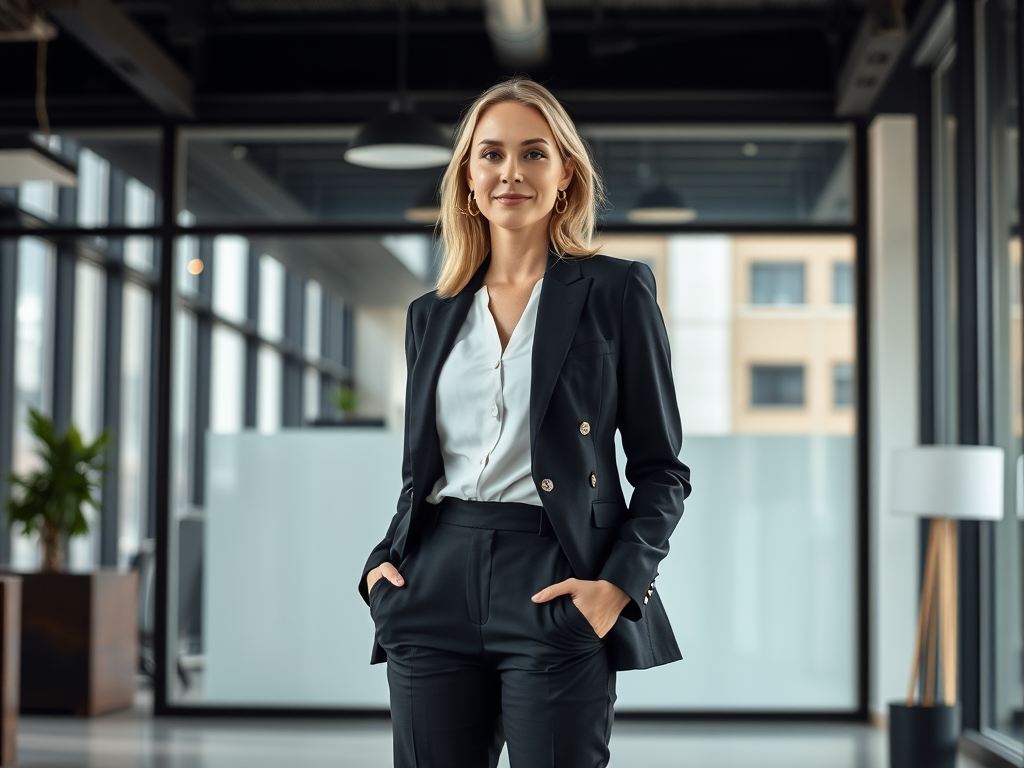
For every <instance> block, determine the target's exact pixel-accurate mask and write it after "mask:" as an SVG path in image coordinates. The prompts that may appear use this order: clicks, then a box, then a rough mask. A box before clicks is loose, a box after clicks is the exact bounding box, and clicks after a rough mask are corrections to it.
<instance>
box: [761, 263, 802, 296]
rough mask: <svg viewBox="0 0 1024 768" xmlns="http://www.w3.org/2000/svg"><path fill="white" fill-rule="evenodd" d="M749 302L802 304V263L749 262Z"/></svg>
mask: <svg viewBox="0 0 1024 768" xmlns="http://www.w3.org/2000/svg"><path fill="white" fill-rule="evenodd" d="M750 303H751V304H778V305H783V306H788V305H793V304H803V303H804V265H803V264H802V263H799V262H791V263H786V262H780V263H759V262H754V263H753V264H751V265H750Z"/></svg>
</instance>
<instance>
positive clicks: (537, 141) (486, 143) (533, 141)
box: [477, 138, 548, 147]
mask: <svg viewBox="0 0 1024 768" xmlns="http://www.w3.org/2000/svg"><path fill="white" fill-rule="evenodd" d="M547 143H548V140H547V139H545V138H537V139H527V140H526V141H524V142H523V143H522V144H520V146H522V147H525V146H526V145H527V144H547ZM504 144H505V142H503V141H501V140H499V139H484V140H483V141H481V142H480V143H479V144H477V146H488V147H496V146H497V147H500V146H504Z"/></svg>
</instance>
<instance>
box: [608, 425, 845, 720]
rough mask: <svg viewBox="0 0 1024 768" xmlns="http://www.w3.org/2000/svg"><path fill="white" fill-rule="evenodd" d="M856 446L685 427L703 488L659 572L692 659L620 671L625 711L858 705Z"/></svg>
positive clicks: (838, 440) (688, 457) (688, 454)
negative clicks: (691, 431) (696, 432)
mask: <svg viewBox="0 0 1024 768" xmlns="http://www.w3.org/2000/svg"><path fill="white" fill-rule="evenodd" d="M855 444H856V443H855V440H854V438H853V437H849V436H796V435H794V436H772V435H730V436H728V437H693V438H688V439H686V441H685V442H684V445H683V452H682V457H683V459H684V460H685V461H686V462H687V464H689V466H690V468H691V470H692V472H693V478H694V489H695V490H694V492H693V494H692V495H691V496H690V498H689V499H688V500H687V506H686V512H685V513H684V514H683V519H682V520H681V521H680V523H679V527H678V528H677V529H676V532H675V534H674V535H673V537H672V541H671V543H672V550H671V551H670V553H669V556H668V557H667V558H666V559H665V560H664V561H663V563H662V566H661V568H660V575H659V576H658V587H659V589H660V592H661V599H662V601H663V602H664V603H665V607H666V609H667V610H668V614H669V618H670V619H671V621H672V626H673V628H674V629H675V632H676V638H677V639H678V641H679V646H680V649H681V651H682V654H683V660H682V661H680V662H678V663H676V664H669V665H667V666H665V667H663V668H660V669H658V670H656V671H654V672H639V673H628V674H623V675H620V676H619V679H618V689H619V700H618V703H617V705H616V706H617V709H618V710H619V711H625V710H628V709H700V710H719V709H721V710H729V709H743V710H760V709H764V710H785V709H796V710H814V709H851V710H852V709H856V706H857V684H856V682H857V674H856V672H857V667H856V656H857V654H856V648H857V646H856V643H857V624H856V605H857V601H856V584H855V581H854V575H855V573H856V568H855V561H854V558H855V556H856V551H857V549H856V504H855V500H856V491H855V488H854V487H853V478H854V474H853V472H852V468H853V466H854V447H855ZM623 461H624V455H623V454H622V453H621V451H620V453H619V462H620V466H621V464H622V462H623ZM623 489H624V490H626V492H627V496H628V495H629V493H628V485H627V484H625V483H624V484H623Z"/></svg>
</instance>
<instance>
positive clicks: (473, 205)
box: [466, 189, 480, 216]
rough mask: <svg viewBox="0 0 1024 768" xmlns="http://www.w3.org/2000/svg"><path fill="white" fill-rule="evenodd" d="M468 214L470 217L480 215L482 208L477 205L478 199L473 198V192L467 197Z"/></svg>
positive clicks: (470, 191)
mask: <svg viewBox="0 0 1024 768" xmlns="http://www.w3.org/2000/svg"><path fill="white" fill-rule="evenodd" d="M474 208H475V209H476V210H473V209H474ZM466 213H468V214H469V215H470V216H479V215H480V206H479V205H477V204H476V198H475V197H473V190H472V189H471V190H469V195H468V196H467V197H466Z"/></svg>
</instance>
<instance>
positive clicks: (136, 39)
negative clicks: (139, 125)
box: [40, 0, 195, 118]
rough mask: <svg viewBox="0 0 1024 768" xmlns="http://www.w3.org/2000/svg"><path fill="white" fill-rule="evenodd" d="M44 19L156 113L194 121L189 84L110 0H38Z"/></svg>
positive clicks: (187, 79)
mask: <svg viewBox="0 0 1024 768" xmlns="http://www.w3.org/2000/svg"><path fill="white" fill-rule="evenodd" d="M40 4H41V6H42V7H43V8H44V9H45V10H46V12H47V14H48V15H49V16H50V17H51V18H52V19H53V20H54V21H55V22H56V23H57V25H58V26H60V28H61V29H63V30H64V31H66V32H67V33H68V34H70V35H72V36H73V37H76V38H77V39H78V40H79V41H80V42H81V43H82V44H83V45H84V46H85V47H86V48H88V49H89V50H90V51H92V52H93V53H94V54H95V55H96V56H97V57H98V58H99V59H100V60H101V61H103V62H105V63H106V64H107V65H109V66H110V68H111V69H113V70H114V72H116V73H117V75H118V76H119V77H120V78H121V79H122V80H124V81H125V82H126V83H128V85H130V86H131V87H132V88H134V89H135V90H136V91H137V92H138V93H139V94H140V95H141V96H143V97H144V98H145V99H147V100H149V101H150V102H152V103H153V104H154V105H155V106H156V107H157V108H158V109H159V110H160V111H161V112H163V113H164V114H166V115H170V116H172V117H185V118H192V117H194V116H195V106H194V88H193V86H192V80H191V78H190V77H189V76H188V75H187V74H186V73H185V72H184V71H182V69H181V68H180V67H179V66H178V65H177V64H176V63H175V62H174V61H173V60H172V59H171V58H170V57H169V56H168V55H167V54H166V53H164V52H163V50H161V49H160V47H159V46H158V45H157V44H156V43H154V42H153V41H152V40H151V39H150V38H149V36H148V35H147V34H146V33H145V32H144V31H143V30H142V29H141V28H140V27H139V26H137V25H136V24H135V22H134V21H132V20H131V19H130V18H128V17H127V16H126V15H125V14H124V13H122V12H121V11H120V10H119V9H118V8H117V7H116V6H114V5H113V3H111V2H110V0H42V1H41V3H40Z"/></svg>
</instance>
